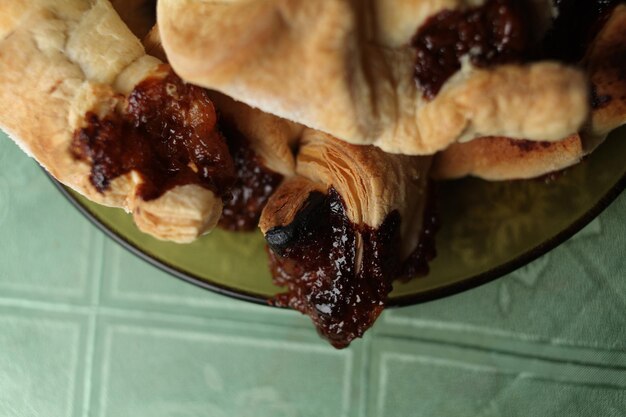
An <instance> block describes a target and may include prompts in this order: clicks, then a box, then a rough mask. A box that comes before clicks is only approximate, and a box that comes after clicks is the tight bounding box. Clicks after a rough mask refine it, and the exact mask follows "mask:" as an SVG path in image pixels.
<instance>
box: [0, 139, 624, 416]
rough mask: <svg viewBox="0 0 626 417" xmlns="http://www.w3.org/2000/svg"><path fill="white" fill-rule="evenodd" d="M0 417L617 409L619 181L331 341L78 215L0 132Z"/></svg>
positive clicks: (620, 368) (620, 373) (620, 409)
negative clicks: (516, 260)
mask: <svg viewBox="0 0 626 417" xmlns="http://www.w3.org/2000/svg"><path fill="white" fill-rule="evenodd" d="M0 167H1V169H0V238H1V239H2V250H1V251H0V416H3V417H13V416H15V417H26V416H29V417H30V416H33V417H34V416H45V417H57V416H59V417H61V416H62V417H70V416H85V417H87V416H94V417H105V416H106V417H142V416H150V417H161V416H163V417H166V416H167V417H171V416H175V417H191V416H193V417H195V416H210V417H221V416H229V417H230V416H235V417H244V416H255V417H263V416H271V417H296V416H302V417H308V416H311V417H313V416H315V417H325V416H328V417H340V416H407V417H408V416H428V417H432V416H463V417H465V416H590V417H591V416H593V417H598V416H625V415H626V258H625V257H626V253H625V249H626V221H625V219H624V213H625V210H626V195H623V196H622V197H620V198H619V199H618V200H617V201H616V202H615V203H614V204H613V205H612V206H611V207H609V209H607V211H606V212H604V213H603V214H602V215H601V216H600V218H598V219H596V220H595V221H593V223H591V224H590V225H589V226H588V227H587V228H585V229H584V230H583V231H582V232H580V233H579V234H578V235H577V236H576V237H575V238H574V239H572V240H570V241H569V242H567V243H566V244H564V245H562V246H560V247H559V248H558V249H556V250H554V251H553V252H551V253H549V254H548V255H547V256H544V257H542V258H541V259H539V260H538V261H536V262H534V263H532V264H530V265H529V266H527V267H525V268H523V269H521V270H519V271H517V272H515V273H513V274H511V275H509V276H507V277H504V278H502V279H499V280H496V281H495V282H493V283H491V284H488V285H485V286H483V287H480V288H478V289H475V290H472V291H468V292H465V293H463V294H460V295H457V296H454V297H449V298H446V299H443V300H439V301H435V302H431V303H427V304H424V305H420V306H416V307H410V308H402V309H396V310H392V311H387V312H386V313H385V314H384V315H383V316H382V318H381V319H380V320H379V322H378V323H377V325H376V327H375V329H374V330H373V331H372V332H370V333H369V334H368V335H367V337H366V338H365V339H364V340H361V341H358V342H356V343H354V344H353V346H352V347H351V348H350V349H348V350H344V351H336V350H333V349H331V348H330V347H329V346H327V345H326V344H325V343H324V342H322V341H320V340H319V339H318V337H317V336H316V335H315V332H314V331H313V329H312V327H311V325H310V324H309V322H308V320H307V319H306V318H304V317H301V316H299V315H297V314H295V313H292V312H288V311H279V310H274V309H269V308H264V307H258V306H254V305H250V304H246V303H244V302H239V301H234V300H230V299H227V298H224V297H221V296H218V295H214V294H211V293H208V292H206V291H203V290H200V289H197V288H195V287H192V286H190V285H188V284H184V283H182V282H179V281H178V280H175V279H173V278H171V277H168V276H167V275H165V274H164V273H162V272H160V271H158V270H157V269H155V268H153V267H151V266H149V265H147V264H145V263H144V262H142V261H140V260H138V259H136V258H135V257H133V256H132V255H131V254H129V253H127V252H126V251H125V250H124V249H122V248H121V247H119V246H118V245H117V244H115V243H113V242H112V241H110V240H109V239H108V238H106V237H105V236H104V235H103V234H102V233H101V232H99V231H98V230H97V229H96V228H95V227H93V226H92V225H91V224H90V223H89V222H88V221H87V220H86V219H84V218H83V217H82V216H81V215H80V214H79V213H78V212H77V211H76V210H75V209H74V208H73V207H72V206H71V205H70V204H69V203H68V202H67V201H65V200H64V198H63V197H62V196H60V195H59V193H58V192H57V191H56V190H55V188H54V187H53V185H52V184H51V183H50V181H49V180H48V179H47V178H46V177H45V176H44V174H43V172H42V171H41V170H40V169H39V168H38V167H37V166H36V164H35V163H34V162H33V161H32V160H31V159H29V158H27V157H26V156H24V155H23V154H22V153H21V152H20V151H19V150H18V149H17V147H16V146H15V145H13V144H12V143H11V142H10V141H8V140H7V139H6V138H5V137H0Z"/></svg>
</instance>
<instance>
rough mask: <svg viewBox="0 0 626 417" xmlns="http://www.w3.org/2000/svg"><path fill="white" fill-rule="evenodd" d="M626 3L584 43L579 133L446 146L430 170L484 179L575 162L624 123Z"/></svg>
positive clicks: (522, 174) (541, 171) (541, 172)
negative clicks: (586, 82) (585, 99)
mask: <svg viewBox="0 0 626 417" xmlns="http://www.w3.org/2000/svg"><path fill="white" fill-rule="evenodd" d="M624 28H626V5H624V4H621V5H617V7H615V9H613V11H612V12H611V13H610V14H609V17H608V19H607V20H606V23H605V24H604V25H603V26H601V29H600V30H599V31H598V34H597V35H596V36H595V37H594V38H593V40H592V41H591V43H590V44H589V47H588V50H587V52H586V54H585V56H584V57H583V59H582V62H581V65H582V66H583V67H584V68H585V70H586V71H587V73H588V74H589V77H590V80H591V84H592V97H591V99H592V111H591V120H590V121H589V123H588V124H587V125H586V126H584V127H583V129H582V130H581V132H580V133H579V134H574V135H571V136H569V137H567V138H566V139H564V140H561V141H558V142H529V141H519V140H513V139H510V138H504V137H494V138H480V139H476V140H473V141H470V142H467V143H459V144H454V145H452V146H450V147H449V148H448V149H446V150H444V151H443V152H441V153H440V154H439V155H438V156H437V158H436V159H435V162H434V166H433V172H432V174H433V176H435V177H437V178H441V179H446V178H458V177H463V176H465V175H474V176H477V177H481V178H485V179H488V180H503V179H521V178H533V177H537V176H541V175H544V174H547V173H550V172H553V171H558V170H561V169H564V168H567V167H569V166H572V165H574V164H576V163H578V162H579V161H580V160H581V159H582V158H583V157H584V156H585V155H587V154H589V153H590V152H592V151H593V150H594V149H595V148H596V147H597V146H598V145H599V144H600V143H602V142H603V141H604V139H605V138H606V136H607V135H608V134H609V133H610V132H611V131H613V130H614V129H617V128H618V127H620V126H622V125H623V124H626V78H625V77H624V75H623V68H624V67H625V66H626V31H624Z"/></svg>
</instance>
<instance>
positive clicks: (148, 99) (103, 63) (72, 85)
mask: <svg viewBox="0 0 626 417" xmlns="http://www.w3.org/2000/svg"><path fill="white" fill-rule="evenodd" d="M0 9H1V10H0V13H1V15H2V19H1V20H0V127H2V129H3V130H5V131H6V132H7V133H8V134H9V135H10V136H11V137H12V138H13V139H14V140H15V141H16V142H17V143H18V144H19V145H20V146H21V147H22V148H23V149H24V150H25V151H26V152H27V153H29V154H30V155H32V156H33V157H34V158H35V159H37V160H38V161H39V162H40V163H41V165H43V166H44V167H45V168H46V169H47V170H48V171H49V172H50V173H51V174H52V175H53V176H54V177H55V178H57V179H58V180H59V181H61V182H63V183H64V184H66V185H68V186H70V187H72V188H74V189H75V190H77V191H78V192H80V193H82V194H84V195H85V196H87V197H88V198H90V199H91V200H93V201H96V202H98V203H101V204H104V205H108V206H113V207H121V208H124V209H126V210H128V211H130V212H132V213H133V216H134V219H135V222H136V224H137V226H138V227H139V228H140V229H141V230H143V231H145V232H147V233H149V234H152V235H153V236H155V237H158V238H161V239H169V240H173V241H177V242H188V241H191V240H193V239H195V238H196V237H197V236H199V235H201V234H203V233H205V232H207V231H208V230H210V229H212V228H213V227H214V226H215V225H216V224H217V222H218V220H219V218H220V215H221V212H222V195H223V193H224V191H225V188H226V187H227V185H228V184H229V183H230V182H231V181H232V178H233V177H234V164H233V161H232V159H231V158H230V156H229V153H228V148H227V145H226V142H225V140H224V138H223V137H222V136H221V134H220V133H219V132H218V131H217V129H216V121H217V117H216V113H215V109H214V107H213V104H212V103H211V101H210V99H209V98H208V96H207V94H206V93H205V92H204V90H202V89H200V88H198V87H194V86H191V85H187V84H185V83H183V82H182V80H180V78H178V77H177V76H176V75H175V74H173V73H172V72H171V70H170V69H169V67H167V66H164V65H162V63H161V62H160V61H159V60H158V59H156V58H153V57H150V56H148V55H146V54H145V52H144V49H143V47H142V45H141V43H140V42H139V40H138V39H137V38H136V37H135V36H134V35H133V34H132V33H131V32H130V30H129V29H128V28H127V27H126V25H125V24H124V23H123V22H122V21H121V20H120V18H119V16H118V15H117V13H116V12H115V10H114V9H113V8H112V6H111V4H110V3H109V2H108V1H106V0H96V1H86V0H85V1H81V0H75V1H51V0H50V1H47V0H37V1H11V2H4V3H3V4H2V6H1V7H0ZM25 69H26V70H25ZM165 126H170V128H169V129H170V130H169V132H170V134H169V135H167V137H165V138H162V139H161V132H162V131H163V128H164V127H165ZM155 137H158V138H159V139H158V140H157V139H155ZM174 171H175V174H172V172H174Z"/></svg>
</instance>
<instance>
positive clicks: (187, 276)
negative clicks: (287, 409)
mask: <svg viewBox="0 0 626 417" xmlns="http://www.w3.org/2000/svg"><path fill="white" fill-rule="evenodd" d="M44 173H45V174H46V175H47V177H48V178H49V179H50V181H51V182H52V183H53V184H54V186H55V187H56V188H57V190H58V191H59V192H60V193H61V194H62V195H63V196H64V197H65V199H66V200H67V201H68V202H69V203H70V204H71V205H72V206H74V208H76V209H77V210H78V211H79V212H80V213H81V214H82V215H83V216H84V217H85V218H87V220H89V222H91V223H92V224H93V225H94V226H95V227H96V228H97V229H99V230H100V231H101V232H102V233H104V234H105V235H106V236H107V237H109V238H110V239H112V240H113V241H114V242H116V243H117V244H119V245H120V246H122V247H123V248H124V249H126V250H128V251H129V252H130V253H132V254H133V255H135V256H137V257H138V258H139V259H141V260H143V261H145V262H147V263H148V264H150V265H152V266H154V267H156V268H157V269H160V270H161V271H163V272H166V273H168V274H169V275H172V276H173V277H175V278H178V279H180V280H182V281H184V282H187V283H189V284H192V285H194V286H196V287H200V288H202V289H205V290H208V291H211V292H214V293H216V294H220V295H224V296H227V297H230V298H233V299H236V300H241V301H246V302H250V303H253V304H257V305H264V306H268V307H274V308H280V309H284V308H287V309H288V307H277V306H275V305H273V304H271V303H270V302H269V299H267V298H266V297H265V296H264V295H261V294H258V293H254V292H248V291H244V290H234V289H233V288H231V287H228V286H225V285H222V284H218V283H216V282H211V281H208V280H206V279H203V278H201V277H199V276H196V275H194V274H192V273H189V272H185V271H182V270H180V269H179V268H177V267H176V266H173V265H171V264H169V263H168V262H166V261H164V260H162V259H159V258H157V257H156V256H153V255H150V254H148V253H146V252H144V251H143V250H142V249H141V248H139V247H138V246H136V245H135V244H133V243H132V242H130V241H129V240H127V239H126V238H125V237H124V236H122V235H121V234H119V233H117V232H116V231H114V230H112V229H110V228H108V227H107V226H106V225H104V223H103V222H102V221H101V220H100V219H98V216H97V215H95V214H94V213H92V212H91V211H90V210H89V209H88V208H87V207H86V206H85V205H83V204H82V203H81V202H80V201H79V200H77V199H76V198H74V196H73V195H72V194H71V193H70V192H69V190H68V188H67V187H66V186H64V185H63V184H61V183H60V182H59V181H57V180H56V179H55V178H54V177H53V176H51V175H50V174H49V173H47V172H46V171H45V170H44ZM625 189H626V172H625V173H624V174H623V175H622V177H621V178H620V179H619V180H618V181H617V182H616V183H615V184H614V185H613V186H612V187H611V188H610V189H609V191H608V192H607V193H606V194H605V195H604V196H603V197H602V198H601V199H600V200H599V201H598V202H597V203H596V204H595V205H594V206H593V207H591V208H590V209H589V210H587V211H586V212H585V213H584V214H583V215H582V216H580V217H579V218H578V219H576V220H575V221H574V222H572V223H571V224H570V225H569V226H568V227H566V228H565V229H563V230H562V231H560V232H559V233H557V234H556V235H554V236H553V237H551V238H550V239H548V240H546V241H544V242H542V243H540V244H539V245H537V246H535V247H533V248H531V249H529V250H528V251H526V252H524V253H522V254H520V255H518V256H517V257H515V258H513V259H511V260H510V261H508V262H505V263H503V264H500V265H497V266H495V267H494V268H492V269H489V270H488V271H485V272H481V273H480V274H476V275H474V276H471V277H469V278H467V279H464V280H462V281H459V282H455V283H452V284H448V285H444V286H442V287H438V288H433V289H429V290H426V291H423V292H421V293H419V294H414V295H405V296H400V297H394V298H391V299H389V302H388V303H387V304H386V306H385V307H386V308H395V307H407V306H411V305H417V304H422V303H425V302H428V301H433V300H437V299H440V298H445V297H450V296H452V295H456V294H459V293H462V292H464V291H467V290H470V289H474V288H478V287H480V286H482V285H485V284H487V283H489V282H492V281H495V280H496V279H498V278H501V277H503V276H505V275H508V274H510V273H511V272H514V271H516V270H517V269H519V268H521V267H523V266H525V265H527V264H529V263H530V262H532V261H534V260H536V259H538V258H540V257H541V256H543V255H545V254H547V253H548V252H550V251H552V250H554V249H555V248H557V247H558V246H560V245H561V244H563V243H565V242H566V241H568V240H569V239H570V238H571V237H572V236H574V235H575V234H576V233H578V232H579V231H581V230H582V229H583V228H584V227H585V226H587V225H588V224H589V223H591V222H592V221H593V220H594V219H595V218H596V217H598V216H599V215H600V214H601V213H602V212H603V211H604V210H606V208H608V207H609V206H610V205H611V204H612V203H613V202H614V201H615V200H616V199H617V197H619V195H620V194H621V193H622V192H623V191H624V190H625Z"/></svg>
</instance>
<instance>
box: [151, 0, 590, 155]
mask: <svg viewBox="0 0 626 417" xmlns="http://www.w3.org/2000/svg"><path fill="white" fill-rule="evenodd" d="M475 3H476V2H473V1H463V0H447V1H445V0H374V1H368V2H355V1H349V0H327V1H323V2H320V1H307V0H263V1H261V0H253V1H250V0H248V1H244V0H235V1H228V2H223V1H221V2H206V1H202V0H189V1H185V2H181V1H176V0H161V1H159V3H158V12H157V20H158V23H159V30H160V32H161V37H162V40H163V45H164V48H165V51H166V52H167V55H168V57H169V59H170V62H171V64H172V66H173V67H174V68H175V69H176V71H177V72H178V73H179V74H181V75H182V76H183V77H184V78H185V79H187V80H189V81H191V82H193V83H195V84H198V85H202V86H204V87H207V88H211V89H215V90H219V91H221V92H223V93H225V94H227V95H229V96H231V97H234V98H235V99H237V100H240V101H243V102H246V103H247V104H250V105H252V106H253V107H257V108H259V109H261V110H263V111H266V112H268V113H272V114H276V115H278V116H281V117H284V118H287V119H289V120H294V121H296V122H299V123H302V124H304V125H306V126H308V127H311V128H314V129H317V130H320V131H324V132H327V133H329V134H331V135H333V136H335V137H337V138H339V139H342V140H345V141H348V142H351V143H355V144H373V145H376V146H378V147H380V148H381V149H383V150H385V151H387V152H394V153H404V154H411V155H424V154H432V153H434V152H436V151H439V150H442V149H445V148H446V147H448V146H449V145H451V144H453V143H455V142H458V141H466V140H469V139H473V138H476V137H481V136H506V137H512V138H527V139H530V140H549V141H555V140H560V139H562V138H564V137H566V136H568V135H570V134H572V133H574V132H576V131H578V129H579V128H580V126H581V125H582V124H583V123H584V121H585V119H586V118H587V115H588V110H589V105H588V87H587V82H586V80H585V77H584V75H583V74H582V72H581V71H579V70H577V69H575V68H573V67H568V66H564V65H562V64H557V63H554V62H547V61H541V62H536V63H530V64H519V63H516V62H518V61H520V60H521V59H518V56H517V55H518V54H519V55H522V54H523V50H524V45H525V40H524V39H517V38H515V39H509V38H508V37H507V36H508V35H506V34H507V33H509V32H508V29H507V30H505V28H509V29H510V28H513V29H512V30H513V32H514V33H513V36H514V37H515V36H517V34H518V33H525V32H527V31H528V32H530V31H531V29H533V28H535V27H542V28H543V27H544V26H545V23H544V21H543V20H541V19H535V20H537V21H541V23H533V22H534V21H528V23H527V24H528V25H531V26H530V28H531V29H529V30H525V29H527V28H525V27H521V28H520V27H519V26H520V25H521V24H518V23H519V21H520V20H523V19H521V17H520V16H521V14H519V13H518V12H517V11H516V10H517V9H516V7H517V6H515V4H517V3H519V2H512V1H505V0H489V1H487V2H486V3H485V5H484V7H482V6H481V7H482V8H481V7H479V8H472V7H469V5H471V4H475ZM529 3H531V2H529ZM532 4H537V5H538V9H541V10H542V12H543V14H545V13H549V10H550V9H551V8H552V2H551V1H549V0H544V1H538V2H532ZM502 8H505V9H506V13H504V14H500V12H499V10H502ZM468 13H470V14H471V13H475V14H477V15H479V16H481V17H480V19H479V20H480V22H482V23H481V24H482V25H484V26H485V28H483V27H482V26H481V27H476V28H475V30H476V31H478V32H480V31H481V30H485V31H489V32H488V33H490V34H491V35H489V36H490V37H488V38H487V39H486V44H485V45H482V44H481V45H472V44H471V43H470V44H468V45H464V44H462V42H461V41H460V40H459V41H458V42H457V41H456V40H454V39H453V41H454V42H457V43H454V42H453V44H452V45H451V46H450V45H447V44H446V45H444V46H445V47H444V46H442V48H436V49H437V51H439V50H450V51H451V52H450V54H449V56H448V55H446V56H442V57H438V56H437V55H436V54H437V51H433V50H429V49H428V45H429V42H431V41H433V42H435V41H436V42H438V41H439V39H440V37H441V36H443V35H441V34H440V32H441V31H442V30H443V29H445V31H444V32H445V33H448V34H453V35H454V34H456V33H460V31H461V29H462V26H459V25H460V24H461V23H462V22H466V21H467V19H466V15H467V14H468ZM520 13H521V12H520ZM538 14H539V13H538ZM492 15H493V17H494V19H495V20H493V21H492V20H490V16H492ZM446 16H453V18H452V20H454V19H456V20H455V21H454V22H452V23H450V26H446V27H445V28H443V29H442V28H439V27H438V26H437V25H438V24H439V23H441V21H444V23H441V24H442V25H444V24H447V23H445V22H447V21H445V19H444V18H446ZM442 19H443V20H442ZM507 19H508V20H507ZM544 20H545V19H544ZM438 22H439V23H438ZM521 26H523V25H521ZM465 27H467V25H466V26H465ZM500 28H501V29H502V30H500ZM418 29H419V31H418ZM518 29H519V30H518ZM472 30H473V29H472ZM416 34H417V35H418V36H415V37H414V35H416ZM468 35H469V34H468ZM459 36H461V35H459ZM498 36H503V38H502V39H500V38H499V37H498ZM521 36H522V35H520V37H521ZM492 38H493V39H492ZM489 41H493V42H492V44H493V45H494V46H493V47H491V46H489V45H491V44H490V43H489ZM516 42H517V43H519V44H520V45H517V43H516ZM509 43H511V44H509ZM454 45H457V46H459V47H461V46H462V47H463V48H466V49H467V52H468V53H469V54H470V55H472V54H474V55H472V57H474V58H476V59H465V58H461V57H459V56H457V55H455V54H457V52H454V48H455V46H454ZM509 47H510V49H511V51H510V52H511V53H510V54H507V53H506V52H507V51H508V49H507V48H509ZM446 48H448V49H446ZM450 48H452V49H450ZM463 48H461V49H463ZM476 48H478V49H477V50H479V51H482V52H480V53H478V54H475V53H474V52H473V51H474V50H476ZM489 48H496V49H497V48H500V49H502V51H504V52H502V51H500V49H497V50H495V51H492V50H491V49H489ZM498 51H500V52H498ZM461 52H462V51H461ZM429 60H430V61H432V62H434V63H435V64H433V65H434V66H430V67H428V68H423V71H422V70H420V69H419V68H418V67H420V65H422V64H424V63H425V62H430V61H429ZM446 60H448V61H450V62H449V65H447V66H445V67H443V68H441V70H439V68H438V67H437V65H439V64H437V62H439V63H440V62H442V61H446ZM474 61H476V62H474ZM416 65H417V67H416ZM420 74H421V75H420ZM416 76H418V77H417V78H418V82H416ZM441 77H444V78H445V79H442V80H439V79H438V78H441ZM434 79H437V80H434ZM433 80H434V81H433ZM431 84H432V86H431ZM438 84H441V86H439V85H438Z"/></svg>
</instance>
